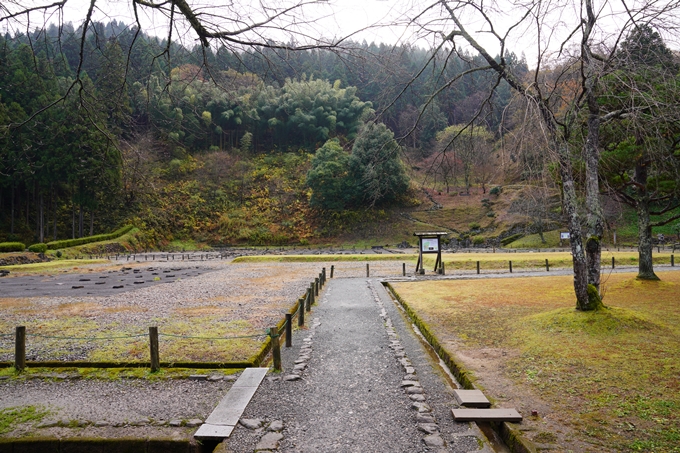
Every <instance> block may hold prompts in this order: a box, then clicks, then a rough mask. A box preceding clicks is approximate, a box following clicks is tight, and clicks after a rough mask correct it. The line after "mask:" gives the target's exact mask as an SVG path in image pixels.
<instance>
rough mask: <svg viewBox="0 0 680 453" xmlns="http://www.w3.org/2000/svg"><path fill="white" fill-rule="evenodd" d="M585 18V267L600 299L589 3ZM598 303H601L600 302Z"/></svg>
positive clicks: (596, 112)
mask: <svg viewBox="0 0 680 453" xmlns="http://www.w3.org/2000/svg"><path fill="white" fill-rule="evenodd" d="M586 14H587V18H588V20H587V21H586V24H585V25H586V26H585V29H584V33H583V39H582V41H581V49H582V50H581V54H582V56H583V78H584V81H583V85H584V91H585V95H586V103H587V105H588V132H587V134H588V135H587V137H586V143H585V149H584V151H585V161H586V224H587V225H588V230H587V239H586V263H587V266H588V284H589V285H593V287H594V290H595V291H594V293H597V297H598V298H599V297H600V266H601V259H602V237H603V236H604V223H603V218H604V215H603V212H602V204H601V203H600V184H599V171H598V167H599V162H600V150H599V148H598V144H599V141H600V140H599V138H600V105H599V104H598V102H597V100H598V97H597V93H596V90H597V81H598V74H597V68H596V67H595V61H594V58H593V56H592V53H591V48H590V42H589V39H590V35H591V33H592V30H593V27H594V25H595V20H596V16H595V13H594V11H593V4H592V0H586ZM593 296H594V294H593ZM599 303H601V300H600V301H599Z"/></svg>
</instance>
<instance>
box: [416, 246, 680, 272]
mask: <svg viewBox="0 0 680 453" xmlns="http://www.w3.org/2000/svg"><path fill="white" fill-rule="evenodd" d="M612 257H613V258H614V259H615V265H616V266H636V265H637V264H638V253H637V251H627V252H608V251H603V252H602V266H603V267H604V268H605V269H606V268H609V267H611V262H612ZM435 259H436V255H435V254H425V255H423V260H424V262H425V265H426V267H434V262H435ZM546 259H547V260H548V263H549V264H550V268H551V269H552V268H571V267H572V257H571V253H570V252H569V251H563V252H536V253H534V252H524V253H504V252H496V253H491V250H489V252H488V253H479V252H478V253H447V252H444V253H443V254H442V260H443V261H444V265H445V267H446V270H447V271H449V270H451V271H453V270H468V271H469V270H476V269H477V261H479V262H480V269H481V271H482V272H484V271H490V270H494V271H495V270H506V271H507V270H508V269H509V261H512V268H513V270H515V269H543V270H544V269H545V260H546ZM670 261H671V253H670V252H662V253H658V254H657V253H655V254H654V262H655V263H656V264H669V263H670Z"/></svg>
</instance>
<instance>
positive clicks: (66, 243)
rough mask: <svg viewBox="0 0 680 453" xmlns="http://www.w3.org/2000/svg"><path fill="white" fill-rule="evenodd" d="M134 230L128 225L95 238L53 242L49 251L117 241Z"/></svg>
mask: <svg viewBox="0 0 680 453" xmlns="http://www.w3.org/2000/svg"><path fill="white" fill-rule="evenodd" d="M132 228H134V226H133V225H127V226H124V227H123V228H119V229H117V230H116V231H114V232H113V233H109V234H96V235H94V236H88V237H85V238H78V239H65V240H63V241H52V242H48V243H47V249H48V250H56V249H65V248H68V247H75V246H77V245H83V244H90V243H92V242H101V241H110V240H111V239H116V238H119V237H121V236H122V235H124V234H126V233H129V232H130V230H131V229H132Z"/></svg>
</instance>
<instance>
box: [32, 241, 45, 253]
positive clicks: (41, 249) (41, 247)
mask: <svg viewBox="0 0 680 453" xmlns="http://www.w3.org/2000/svg"><path fill="white" fill-rule="evenodd" d="M28 251H29V252H33V253H45V252H46V251H47V244H44V243H42V242H39V243H37V244H33V245H29V246H28Z"/></svg>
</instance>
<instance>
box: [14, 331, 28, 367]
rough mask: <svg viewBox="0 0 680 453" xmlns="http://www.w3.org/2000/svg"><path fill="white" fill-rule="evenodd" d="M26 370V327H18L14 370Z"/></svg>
mask: <svg viewBox="0 0 680 453" xmlns="http://www.w3.org/2000/svg"><path fill="white" fill-rule="evenodd" d="M25 368H26V326H17V328H16V338H15V344H14V369H16V370H17V371H24V369H25Z"/></svg>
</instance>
